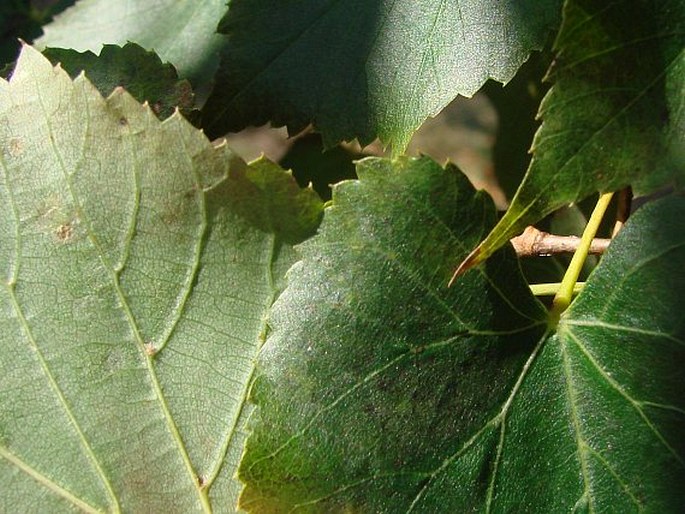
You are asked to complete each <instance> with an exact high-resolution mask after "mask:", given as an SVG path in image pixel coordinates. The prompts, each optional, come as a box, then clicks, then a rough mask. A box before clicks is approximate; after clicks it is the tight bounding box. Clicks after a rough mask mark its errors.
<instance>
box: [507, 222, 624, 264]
mask: <svg viewBox="0 0 685 514" xmlns="http://www.w3.org/2000/svg"><path fill="white" fill-rule="evenodd" d="M610 242H611V239H600V238H596V239H593V240H592V244H591V245H590V253H592V254H601V253H604V252H605V251H606V249H607V247H608V246H609V243H610ZM579 243H580V238H579V237H576V236H557V235H554V234H549V233H547V232H543V231H541V230H538V229H537V228H535V227H532V226H530V227H528V228H526V230H524V231H523V234H521V235H520V236H516V237H515V238H513V239H512V240H511V244H512V245H514V250H516V255H518V256H519V257H533V256H535V257H544V256H549V255H555V254H559V253H573V252H575V251H576V249H577V248H578V244H579Z"/></svg>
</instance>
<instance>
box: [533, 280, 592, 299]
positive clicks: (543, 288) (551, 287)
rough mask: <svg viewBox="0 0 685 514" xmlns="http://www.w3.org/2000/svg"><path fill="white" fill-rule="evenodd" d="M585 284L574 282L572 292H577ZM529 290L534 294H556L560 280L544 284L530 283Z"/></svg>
mask: <svg viewBox="0 0 685 514" xmlns="http://www.w3.org/2000/svg"><path fill="white" fill-rule="evenodd" d="M583 286H585V282H576V283H575V285H574V286H573V294H578V293H580V291H581V290H582V289H583ZM528 287H530V290H531V292H532V293H533V294H534V295H535V296H553V295H556V294H557V292H558V291H559V288H560V287H561V282H551V283H545V284H530V285H529V286H528Z"/></svg>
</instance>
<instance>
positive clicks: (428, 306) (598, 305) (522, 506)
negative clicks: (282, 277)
mask: <svg viewBox="0 0 685 514" xmlns="http://www.w3.org/2000/svg"><path fill="white" fill-rule="evenodd" d="M358 173H359V177H360V179H359V181H355V182H347V183H344V184H341V185H339V186H337V187H336V188H335V189H334V195H333V202H332V204H331V206H330V207H329V208H328V209H327V210H326V213H325V216H324V221H323V223H322V225H321V227H320V230H319V233H318V235H316V236H315V237H314V238H312V239H310V240H308V241H307V242H305V243H304V244H303V245H302V246H300V250H301V254H302V260H301V261H300V262H298V263H297V264H296V265H295V266H294V267H293V268H292V269H291V270H290V272H289V280H288V287H287V288H286V290H285V291H284V293H283V294H282V295H281V297H280V298H279V300H278V301H277V302H276V304H275V306H274V309H273V311H272V317H271V321H270V325H271V327H272V332H271V335H270V337H269V339H268V340H267V342H266V344H265V346H264V348H263V350H262V352H261V354H260V361H259V364H258V367H257V378H256V380H255V383H254V386H253V389H252V393H251V399H252V400H253V401H254V403H255V404H256V405H257V410H256V411H255V414H254V415H253V419H254V422H253V425H252V428H253V432H252V434H251V435H250V437H249V438H248V441H247V444H246V453H245V455H244V457H243V460H242V462H241V464H240V469H239V477H240V478H241V480H242V481H243V482H245V484H246V486H245V489H244V490H243V492H242V494H241V500H240V505H241V507H243V508H245V509H247V510H249V511H250V512H274V513H276V512H290V511H291V509H292V510H293V511H295V510H296V511H298V512H299V511H303V512H482V511H490V512H531V513H535V512H539V513H548V512H571V511H573V510H574V509H575V510H589V511H591V512H593V511H595V512H607V511H618V512H632V511H635V510H638V508H637V507H638V506H637V505H636V503H639V504H640V505H639V507H643V508H644V511H645V512H679V511H680V508H679V507H682V505H683V504H684V502H685V495H684V494H683V489H682V487H680V485H681V484H682V483H683V480H684V479H685V468H684V467H683V460H684V459H685V448H684V447H683V439H682V437H681V434H682V433H683V430H684V429H685V390H684V389H685V387H684V382H683V380H682V362H683V357H685V344H684V337H685V322H684V321H683V318H682V316H680V313H681V310H682V304H683V293H682V291H683V290H684V289H683V287H685V275H683V273H682V272H681V270H682V267H683V266H685V205H684V204H685V201H684V200H683V199H677V200H670V201H665V202H662V203H659V204H656V205H653V206H649V207H646V208H645V209H643V211H642V212H640V213H638V214H637V215H636V216H635V219H633V220H631V221H630V222H629V225H628V226H627V227H626V229H625V231H624V232H623V233H622V234H621V235H620V236H619V238H618V239H617V240H616V241H615V243H614V244H613V245H612V248H611V250H610V251H609V253H608V254H607V255H606V256H605V258H604V259H603V261H602V264H600V267H599V268H597V270H596V271H595V273H594V274H593V276H592V278H591V279H590V283H589V284H588V286H587V287H586V289H585V290H584V292H583V293H582V294H581V295H580V297H579V298H578V300H577V302H576V303H575V304H574V305H573V307H572V309H571V310H570V312H568V314H566V315H564V316H563V317H562V321H561V324H560V325H559V327H558V332H557V333H554V332H553V328H552V327H549V328H548V327H547V321H546V314H545V312H544V311H542V309H541V306H540V305H539V304H538V303H537V302H536V301H535V300H534V299H533V298H532V297H531V295H530V293H528V292H527V288H526V284H525V282H524V281H523V280H522V278H521V275H520V272H519V271H518V265H517V262H516V260H515V257H514V255H513V254H512V252H511V249H510V248H507V249H505V250H504V251H502V252H499V253H497V254H496V255H495V256H493V258H492V259H490V260H489V261H487V262H486V263H485V265H484V266H483V267H481V268H479V269H478V270H476V271H475V272H473V273H470V274H468V275H466V276H464V277H463V278H462V280H461V281H460V282H459V283H458V284H457V285H456V286H455V287H453V288H449V289H448V288H446V287H445V283H446V280H447V279H448V278H449V275H450V271H451V270H450V266H451V262H452V261H451V256H452V255H454V254H462V255H463V253H464V252H465V250H466V249H467V248H468V247H469V245H470V244H471V242H472V241H474V240H477V239H478V237H479V234H480V233H481V232H482V231H486V230H488V229H489V227H490V225H491V224H492V223H493V222H494V218H495V213H494V209H493V207H492V204H491V203H490V202H489V201H486V200H485V198H484V197H483V196H482V195H481V194H475V195H474V193H473V190H472V188H471V187H470V186H469V185H468V184H467V182H466V181H465V179H464V178H463V177H462V176H461V175H459V174H458V173H457V172H456V171H455V169H454V168H453V167H448V168H447V169H446V170H444V171H443V170H442V169H441V168H440V167H439V166H437V165H436V164H434V163H432V162H431V161H429V160H428V159H426V158H422V159H419V160H408V159H401V160H398V161H395V162H391V161H384V160H365V161H362V162H361V163H360V164H359V169H358Z"/></svg>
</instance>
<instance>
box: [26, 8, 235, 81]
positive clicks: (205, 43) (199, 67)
mask: <svg viewBox="0 0 685 514" xmlns="http://www.w3.org/2000/svg"><path fill="white" fill-rule="evenodd" d="M225 12H226V0H203V1H202V2H178V1H176V0H128V1H126V2H111V1H109V0H80V1H79V2H78V3H77V4H76V5H75V6H73V7H71V8H70V9H68V10H67V11H65V12H64V13H62V14H60V15H59V16H56V17H55V20H54V21H53V22H52V23H50V24H48V25H46V26H45V27H43V30H44V31H45V34H44V35H43V37H41V38H39V39H38V40H36V45H38V46H39V47H40V48H45V47H61V48H72V49H74V50H78V51H81V52H83V51H86V50H90V51H91V52H95V53H99V52H100V49H101V48H102V46H103V45H104V44H115V45H120V46H122V45H125V44H126V43H128V42H129V41H131V42H134V43H138V44H139V45H140V46H142V47H143V48H146V49H148V50H154V51H155V52H156V53H157V55H159V56H160V57H161V58H162V60H163V61H165V62H170V63H172V64H173V65H174V66H175V67H176V69H177V70H178V72H179V74H180V76H181V78H187V79H189V80H191V82H192V83H193V85H194V86H195V87H196V89H200V90H203V89H204V88H207V87H208V86H209V84H210V83H211V80H212V77H213V76H214V72H215V71H216V68H217V66H218V63H219V49H220V48H221V46H222V45H223V44H224V38H223V37H222V36H220V35H218V34H216V25H217V23H218V22H219V20H220V19H221V17H222V16H223V15H224V13H225Z"/></svg>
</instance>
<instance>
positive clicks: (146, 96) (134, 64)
mask: <svg viewBox="0 0 685 514" xmlns="http://www.w3.org/2000/svg"><path fill="white" fill-rule="evenodd" d="M43 55H45V56H46V57H47V58H48V59H50V61H51V62H52V63H53V64H57V63H59V64H60V65H61V66H62V68H64V69H65V70H66V72H67V73H69V75H71V77H72V78H76V76H77V75H78V74H79V73H81V72H82V71H85V73H86V75H87V76H88V80H90V81H91V82H92V83H93V85H94V86H95V87H97V88H98V91H100V93H101V94H102V95H103V96H108V95H109V94H110V93H111V92H112V91H114V89H115V88H117V87H123V88H124V89H125V90H126V91H128V92H129V93H130V94H131V96H133V98H135V99H136V100H138V101H139V102H148V103H149V104H150V107H151V108H152V110H153V111H154V112H155V114H157V115H158V116H159V117H160V118H162V119H163V118H168V117H169V116H171V115H172V114H173V112H174V109H175V108H176V107H178V108H179V109H181V112H183V113H184V114H185V115H186V116H187V114H189V113H190V110H191V109H192V108H193V103H194V102H193V91H192V88H191V86H190V83H189V82H188V81H187V80H179V78H178V74H177V73H176V70H175V69H174V67H173V66H172V65H171V64H168V63H167V64H163V63H162V61H161V59H160V58H159V57H158V56H157V55H156V54H155V53H154V52H148V51H146V50H145V49H144V48H141V47H140V46H138V45H136V44H135V43H127V44H126V45H124V46H123V47H118V46H116V45H104V46H103V47H102V51H101V52H100V55H99V56H97V55H95V54H94V53H93V52H90V51H88V52H83V53H80V52H77V51H75V50H70V49H62V48H46V49H45V50H44V51H43Z"/></svg>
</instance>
